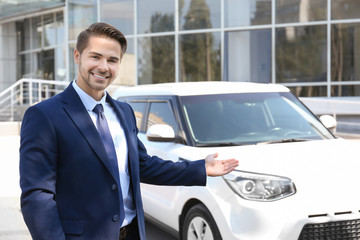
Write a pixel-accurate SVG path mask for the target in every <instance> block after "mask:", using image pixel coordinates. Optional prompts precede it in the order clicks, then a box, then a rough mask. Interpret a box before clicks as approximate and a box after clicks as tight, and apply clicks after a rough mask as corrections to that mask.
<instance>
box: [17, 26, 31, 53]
mask: <svg viewBox="0 0 360 240" xmlns="http://www.w3.org/2000/svg"><path fill="white" fill-rule="evenodd" d="M16 33H17V38H16V39H17V49H19V50H20V51H25V50H29V49H30V19H25V20H23V21H18V22H16Z"/></svg>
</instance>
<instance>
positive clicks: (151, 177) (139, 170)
mask: <svg viewBox="0 0 360 240" xmlns="http://www.w3.org/2000/svg"><path fill="white" fill-rule="evenodd" d="M125 51H126V39H125V37H124V36H123V34H122V33H121V32H120V31H118V30H117V29H116V28H114V27H112V26H111V25H108V24H105V23H95V24H93V25H91V26H90V27H89V28H88V29H86V30H85V31H83V32H82V33H80V35H79V37H78V41H77V45H76V50H75V51H74V60H75V62H76V64H78V68H79V69H78V74H77V78H76V80H75V81H73V82H72V83H70V85H69V86H68V87H67V89H66V90H65V91H64V92H62V93H60V94H58V95H57V96H55V97H53V98H51V99H49V100H46V101H44V102H41V103H39V104H37V105H35V106H32V107H30V108H29V109H28V110H27V112H26V113H25V116H24V119H23V123H22V129H21V146H20V186H21V189H22V195H21V208H22V213H23V216H24V220H25V222H26V224H27V226H28V228H29V230H30V233H31V235H32V237H33V239H36V240H37V239H45V240H60V239H86V240H118V239H145V223H144V212H143V207H142V202H141V194H140V181H141V182H146V183H152V184H159V185H205V184H206V175H209V176H220V175H223V174H226V173H228V172H230V171H232V170H233V169H234V168H235V167H236V166H237V165H238V161H237V160H234V159H228V160H221V161H220V160H218V161H217V160H215V158H216V154H212V155H209V156H207V157H206V159H205V160H199V161H193V162H178V163H174V162H172V161H165V160H162V159H160V158H158V157H156V156H149V155H148V154H147V153H146V149H145V147H144V146H143V144H142V143H141V141H140V140H139V139H138V138H137V131H138V130H137V128H136V122H135V117H134V113H133V111H132V109H131V108H130V106H129V105H128V104H126V103H121V102H118V101H115V100H113V99H112V98H111V97H110V96H109V95H108V94H107V93H106V92H105V91H104V89H105V88H106V87H107V86H109V85H110V84H111V83H112V81H113V80H114V79H115V78H116V76H117V74H118V71H119V65H120V62H121V59H122V57H123V55H124V53H125ZM103 109H104V110H103ZM104 115H105V117H104ZM104 120H105V121H104ZM108 131H110V132H108Z"/></svg>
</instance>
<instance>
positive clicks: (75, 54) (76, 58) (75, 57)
mask: <svg viewBox="0 0 360 240" xmlns="http://www.w3.org/2000/svg"><path fill="white" fill-rule="evenodd" d="M80 55H81V54H80V52H79V50H77V49H75V50H74V62H75V63H76V64H79V62H80Z"/></svg>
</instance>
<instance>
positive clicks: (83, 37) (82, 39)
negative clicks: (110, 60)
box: [76, 22, 127, 57]
mask: <svg viewBox="0 0 360 240" xmlns="http://www.w3.org/2000/svg"><path fill="white" fill-rule="evenodd" d="M92 36H103V37H108V38H112V39H115V40H117V41H118V42H119V43H120V46H121V53H122V55H121V57H122V56H124V54H125V52H126V47H127V41H126V38H125V36H124V34H122V32H120V31H119V30H118V29H116V28H115V27H114V26H112V25H110V24H107V23H103V22H97V23H93V24H91V25H90V26H89V27H88V28H87V29H85V30H84V31H82V32H81V33H80V34H79V36H78V39H77V43H76V49H77V50H78V51H79V52H80V53H82V52H83V50H84V49H85V48H86V47H87V45H88V42H89V38H90V37H92Z"/></svg>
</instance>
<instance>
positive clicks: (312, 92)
mask: <svg viewBox="0 0 360 240" xmlns="http://www.w3.org/2000/svg"><path fill="white" fill-rule="evenodd" d="M289 89H290V91H291V92H292V93H293V94H294V95H295V96H297V97H326V96H327V87H326V86H296V87H289Z"/></svg>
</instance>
